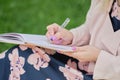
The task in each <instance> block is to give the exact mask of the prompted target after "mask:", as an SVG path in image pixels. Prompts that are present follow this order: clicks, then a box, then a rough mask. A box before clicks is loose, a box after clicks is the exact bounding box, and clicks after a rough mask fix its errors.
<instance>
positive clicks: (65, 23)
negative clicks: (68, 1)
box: [61, 18, 70, 28]
mask: <svg viewBox="0 0 120 80" xmlns="http://www.w3.org/2000/svg"><path fill="white" fill-rule="evenodd" d="M69 22H70V19H69V18H66V20H65V21H64V22H63V24H62V25H61V27H62V28H65V27H66V26H67V24H68V23H69Z"/></svg>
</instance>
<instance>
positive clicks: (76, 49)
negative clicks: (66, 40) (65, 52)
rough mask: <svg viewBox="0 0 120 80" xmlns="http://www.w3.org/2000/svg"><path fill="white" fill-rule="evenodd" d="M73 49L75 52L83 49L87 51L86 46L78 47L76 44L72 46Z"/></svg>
mask: <svg viewBox="0 0 120 80" xmlns="http://www.w3.org/2000/svg"><path fill="white" fill-rule="evenodd" d="M72 50H73V51H74V52H78V51H79V52H82V51H85V50H86V47H84V46H83V47H76V46H73V47H72Z"/></svg>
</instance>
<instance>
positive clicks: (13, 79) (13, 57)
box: [8, 48, 25, 80]
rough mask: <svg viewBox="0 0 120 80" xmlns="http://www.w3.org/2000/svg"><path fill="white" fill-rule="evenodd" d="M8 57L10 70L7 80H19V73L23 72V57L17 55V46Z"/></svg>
mask: <svg viewBox="0 0 120 80" xmlns="http://www.w3.org/2000/svg"><path fill="white" fill-rule="evenodd" d="M8 57H9V60H10V71H11V73H10V76H9V80H20V75H22V74H24V73H25V70H24V69H23V66H24V63H25V59H24V58H23V57H20V56H19V54H18V49H17V48H15V49H14V50H13V51H12V53H10V54H9V55H8Z"/></svg>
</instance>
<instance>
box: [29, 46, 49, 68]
mask: <svg viewBox="0 0 120 80" xmlns="http://www.w3.org/2000/svg"><path fill="white" fill-rule="evenodd" d="M48 62H50V58H49V56H48V55H47V54H45V52H44V51H43V50H42V49H40V48H38V47H35V48H34V49H33V54H31V55H30V56H29V58H28V63H29V64H31V65H33V66H34V68H35V69H36V70H40V68H46V67H48Z"/></svg>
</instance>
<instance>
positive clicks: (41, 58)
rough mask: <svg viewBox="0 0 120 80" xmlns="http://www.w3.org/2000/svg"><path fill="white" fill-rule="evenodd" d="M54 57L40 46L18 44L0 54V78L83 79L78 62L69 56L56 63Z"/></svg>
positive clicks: (30, 79)
mask: <svg viewBox="0 0 120 80" xmlns="http://www.w3.org/2000/svg"><path fill="white" fill-rule="evenodd" d="M26 52H27V53H26ZM59 55H61V54H59ZM53 58H54V57H52V56H51V55H48V54H46V53H45V51H44V50H43V49H42V48H39V47H32V48H28V46H24V45H19V46H16V47H14V48H12V49H10V50H8V51H5V52H3V53H2V54H0V59H1V60H2V61H0V64H1V68H0V80H36V79H40V80H83V74H82V72H81V71H79V70H78V69H77V68H79V67H80V66H79V65H78V62H76V61H75V60H73V59H72V58H68V59H67V60H65V61H66V62H65V63H62V64H61V63H56V61H54V60H56V59H53ZM4 59H5V60H4ZM61 59H62V58H61ZM3 61H5V62H3ZM58 61H59V60H58ZM54 62H55V64H54ZM59 62H60V61H59ZM29 64H30V65H29ZM49 64H50V65H49ZM51 64H52V65H51ZM79 64H80V63H79ZM6 67H7V68H6ZM8 68H9V70H8ZM41 68H42V69H41ZM54 68H55V69H54ZM80 68H82V67H80ZM2 69H3V70H2ZM46 70H47V71H46ZM3 71H7V72H3ZM48 73H51V74H48ZM61 73H63V74H61ZM54 74H55V75H60V77H59V78H58V76H51V75H54ZM3 75H5V76H6V79H4V78H2V77H4V76H3ZM89 80H92V79H89Z"/></svg>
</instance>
